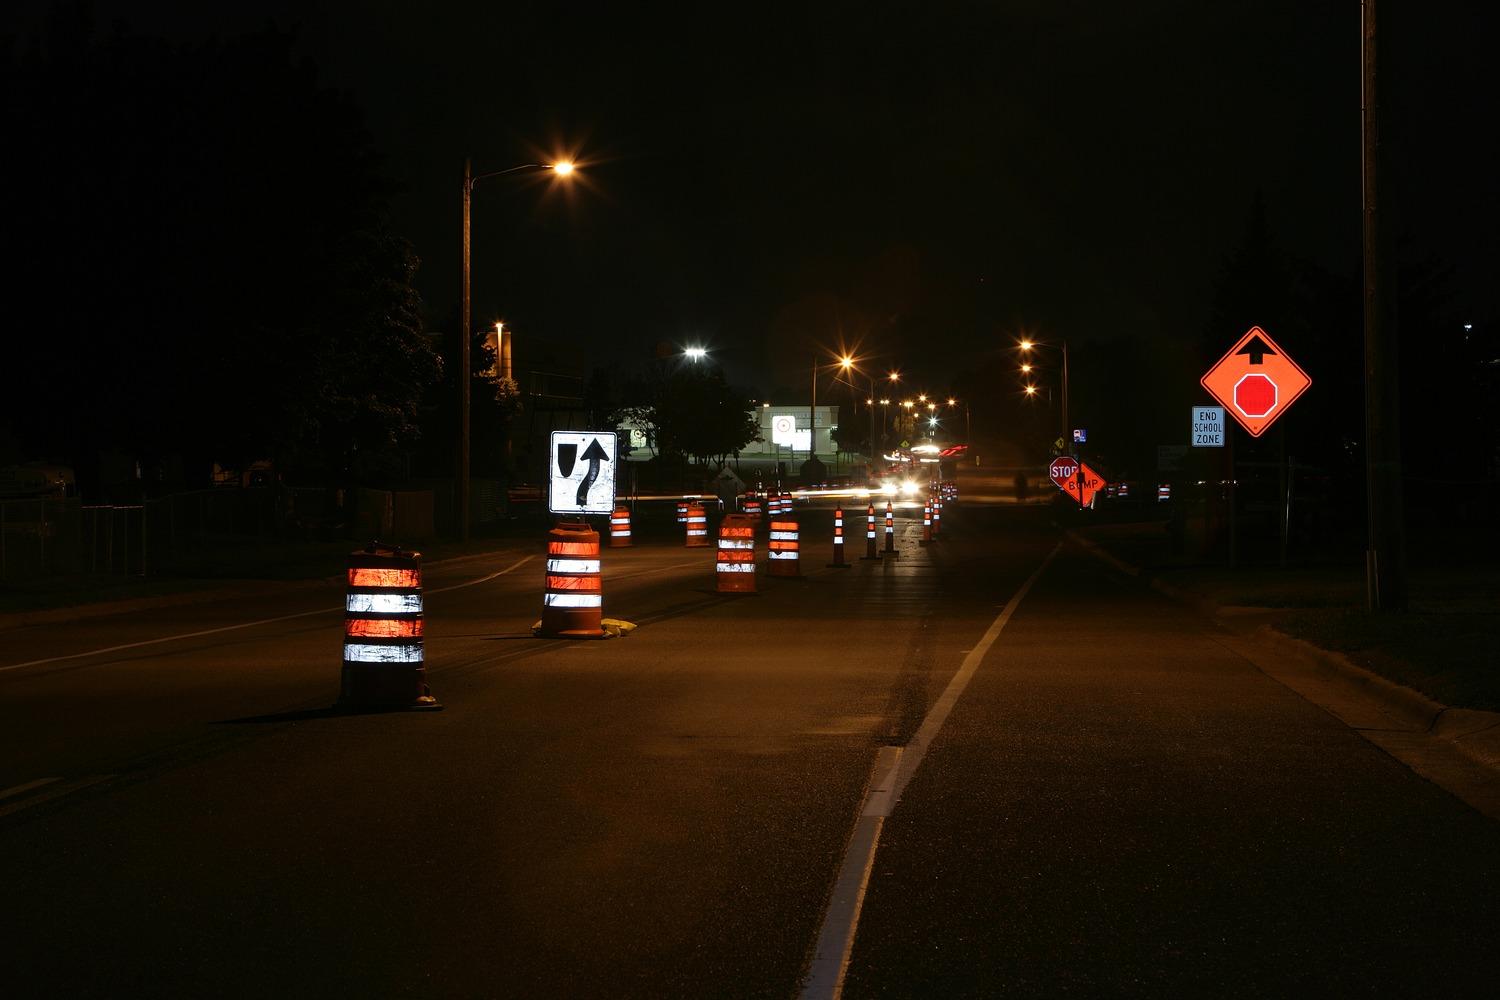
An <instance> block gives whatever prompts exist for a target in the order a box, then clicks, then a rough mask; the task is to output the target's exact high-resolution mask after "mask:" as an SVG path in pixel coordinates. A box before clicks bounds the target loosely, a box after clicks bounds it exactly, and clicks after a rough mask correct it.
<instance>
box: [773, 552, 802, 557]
mask: <svg viewBox="0 0 1500 1000" xmlns="http://www.w3.org/2000/svg"><path fill="white" fill-rule="evenodd" d="M771 558H772V559H795V558H797V553H795V552H772V553H771Z"/></svg>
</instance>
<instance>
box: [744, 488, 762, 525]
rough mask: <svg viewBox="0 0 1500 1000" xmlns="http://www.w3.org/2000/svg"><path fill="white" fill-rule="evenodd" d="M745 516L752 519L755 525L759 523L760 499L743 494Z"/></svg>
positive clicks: (752, 495)
mask: <svg viewBox="0 0 1500 1000" xmlns="http://www.w3.org/2000/svg"><path fill="white" fill-rule="evenodd" d="M744 508H745V516H746V517H750V518H754V520H755V523H756V524H759V523H760V512H761V504H760V497H758V496H755V495H754V494H751V493H746V494H745V500H744Z"/></svg>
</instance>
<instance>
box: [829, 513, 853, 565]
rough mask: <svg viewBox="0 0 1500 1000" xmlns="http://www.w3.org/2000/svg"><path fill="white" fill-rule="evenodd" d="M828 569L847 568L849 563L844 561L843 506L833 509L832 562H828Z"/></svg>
mask: <svg viewBox="0 0 1500 1000" xmlns="http://www.w3.org/2000/svg"><path fill="white" fill-rule="evenodd" d="M828 568H829V569H849V564H848V563H846V562H844V508H843V507H835V508H834V509H833V562H831V563H829V564H828Z"/></svg>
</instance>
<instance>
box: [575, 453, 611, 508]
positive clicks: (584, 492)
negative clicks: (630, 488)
mask: <svg viewBox="0 0 1500 1000" xmlns="http://www.w3.org/2000/svg"><path fill="white" fill-rule="evenodd" d="M583 457H584V459H586V460H587V461H588V463H589V471H588V472H587V473H585V474H584V477H583V481H582V482H580V483H579V484H578V499H577V501H576V502H577V504H578V506H580V507H583V506H586V505H587V504H588V499H589V490H590V488H592V487H593V485H594V480H596V479H598V478H599V463H600V462H608V461H609V456H608V455H606V454H605V453H604V448H603V446H601V445H600V444H599V439H598V438H594V441H593V443H592V444H590V445H589V446H588V449H587V450H586V451H584V453H583Z"/></svg>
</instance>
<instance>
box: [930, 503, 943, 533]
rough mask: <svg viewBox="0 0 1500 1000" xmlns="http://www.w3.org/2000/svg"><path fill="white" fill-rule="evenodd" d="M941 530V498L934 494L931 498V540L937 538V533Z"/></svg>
mask: <svg viewBox="0 0 1500 1000" xmlns="http://www.w3.org/2000/svg"><path fill="white" fill-rule="evenodd" d="M942 530H943V498H942V497H941V496H935V497H933V498H932V540H933V541H934V542H935V541H937V540H938V535H939V534H941V533H942Z"/></svg>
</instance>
